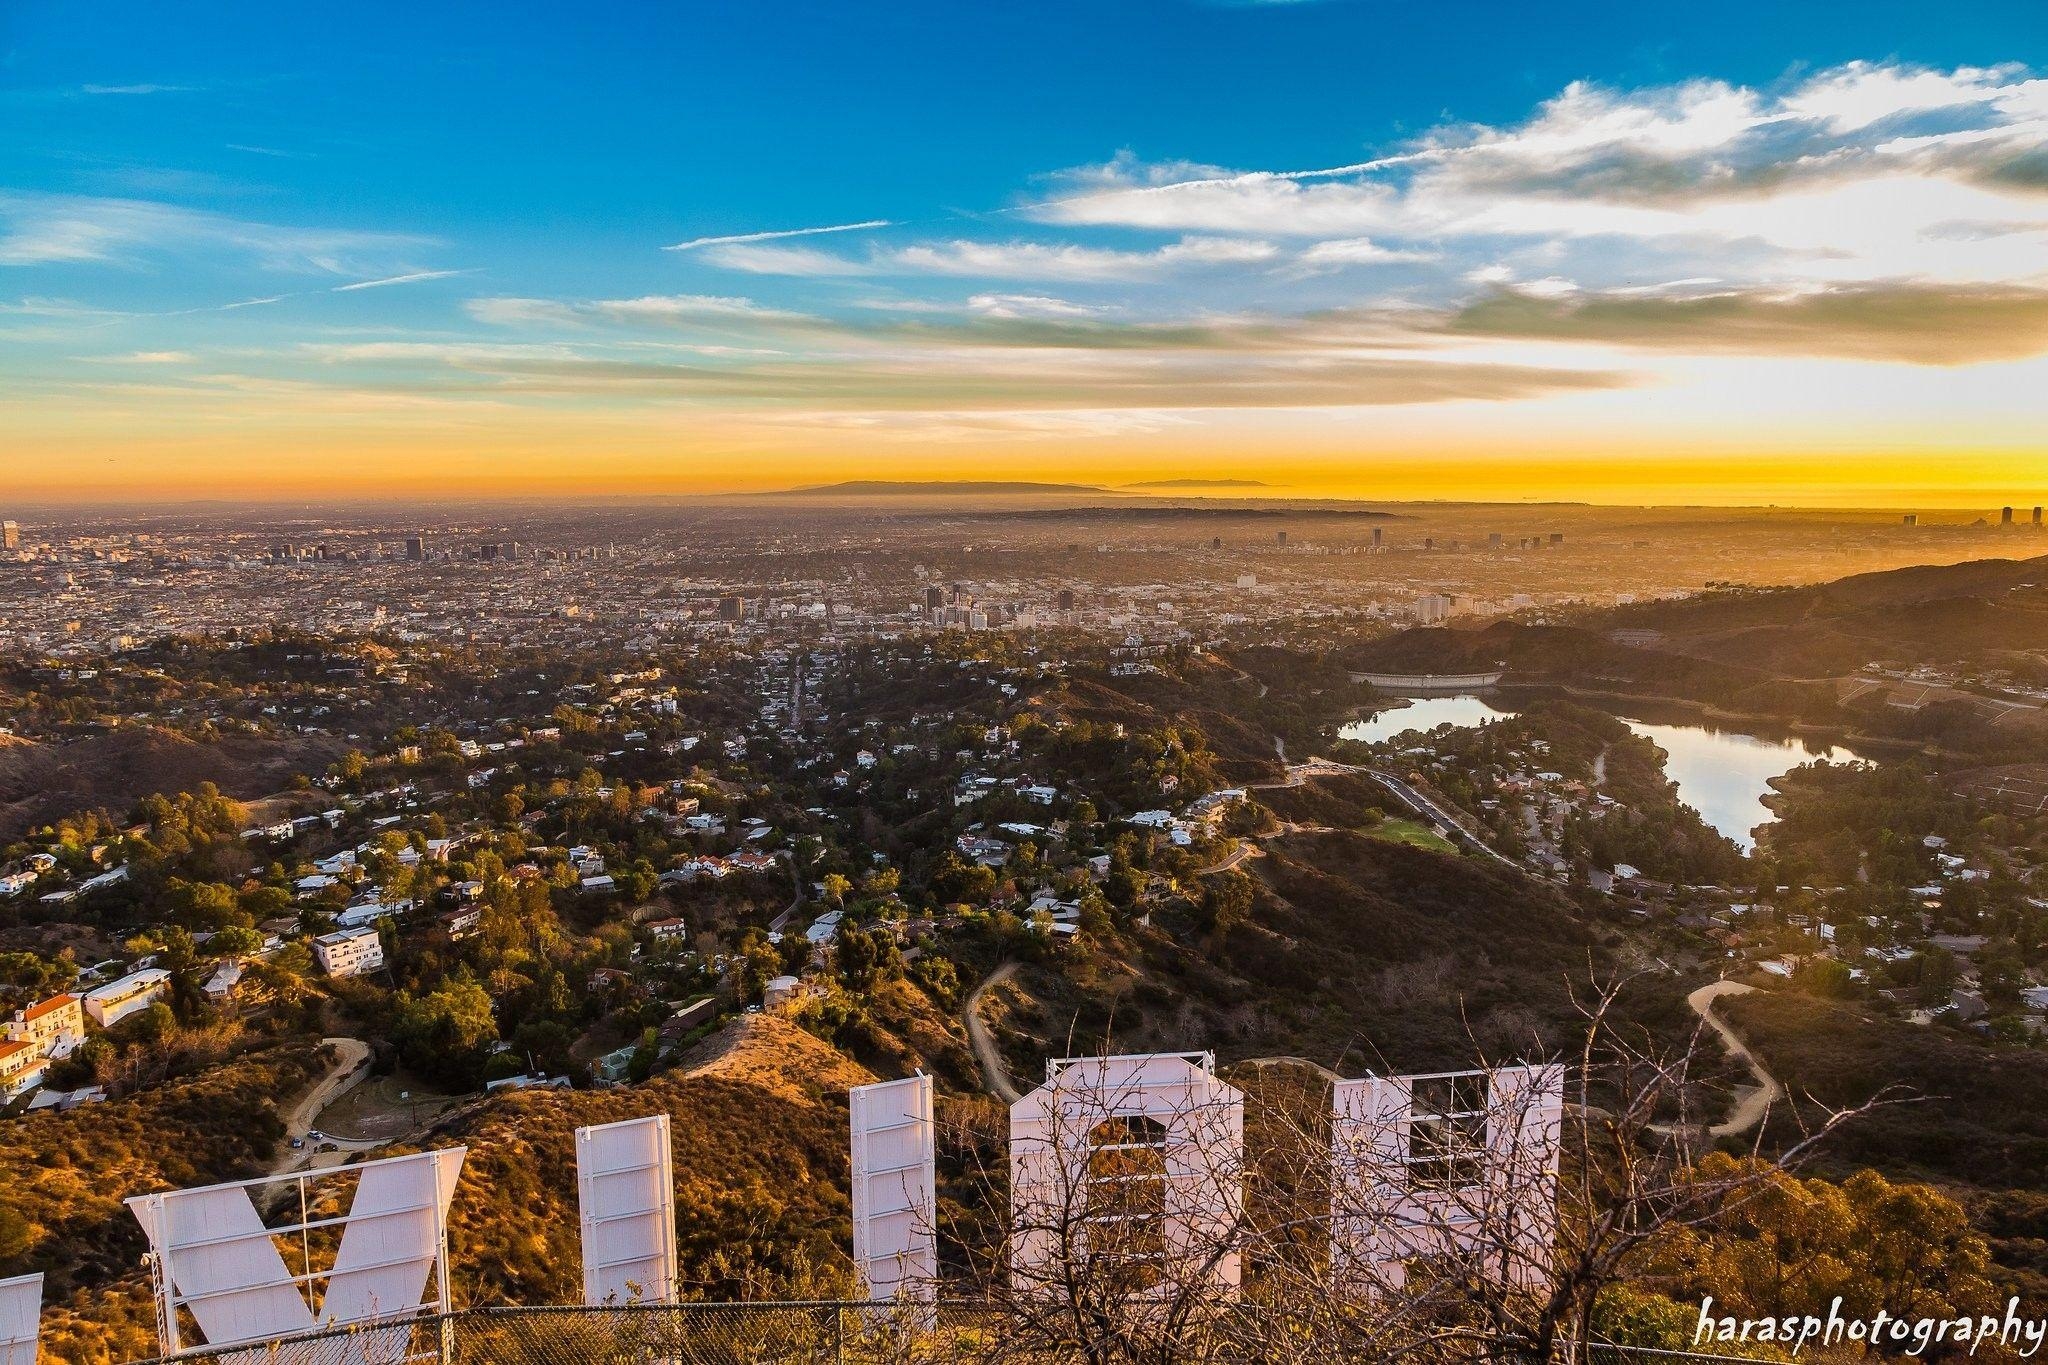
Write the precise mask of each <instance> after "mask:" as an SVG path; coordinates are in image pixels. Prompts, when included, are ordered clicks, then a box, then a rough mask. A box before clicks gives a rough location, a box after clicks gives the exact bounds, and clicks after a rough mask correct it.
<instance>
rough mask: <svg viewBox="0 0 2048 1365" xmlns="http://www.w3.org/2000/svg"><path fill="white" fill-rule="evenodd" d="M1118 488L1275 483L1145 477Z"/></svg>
mask: <svg viewBox="0 0 2048 1365" xmlns="http://www.w3.org/2000/svg"><path fill="white" fill-rule="evenodd" d="M1117 486H1118V487H1119V488H1275V487H1278V485H1277V484H1270V483H1267V482H1266V481H1265V480H1264V479H1146V480H1144V481H1142V482H1140V483H1126V484H1119V485H1117Z"/></svg>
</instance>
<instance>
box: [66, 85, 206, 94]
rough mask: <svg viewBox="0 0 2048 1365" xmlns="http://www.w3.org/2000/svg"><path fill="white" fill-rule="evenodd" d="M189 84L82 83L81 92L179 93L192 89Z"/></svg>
mask: <svg viewBox="0 0 2048 1365" xmlns="http://www.w3.org/2000/svg"><path fill="white" fill-rule="evenodd" d="M192 88H193V87H191V86H189V85H158V84H155V83H151V82H144V83H139V84H135V85H81V86H79V87H78V89H79V93H80V94H85V95H179V94H184V93H186V92H187V91H189V90H191V89H192Z"/></svg>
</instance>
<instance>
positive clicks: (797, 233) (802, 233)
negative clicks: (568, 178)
mask: <svg viewBox="0 0 2048 1365" xmlns="http://www.w3.org/2000/svg"><path fill="white" fill-rule="evenodd" d="M895 226H896V224H894V223H892V222H890V221H889V220H888V219H886V218H870V219H868V220H866V221H865V222H860V223H833V224H831V225H829V226H826V227H805V228H783V229H782V230H780V231H778V232H736V233H732V234H729V235H727V236H724V237H692V238H691V239H690V240H689V241H687V242H677V243H676V244H675V245H673V246H666V247H663V248H662V250H664V251H695V250H697V249H698V248H700V247H707V246H741V245H744V244H746V243H749V242H779V241H783V240H785V239H787V238H790V237H822V236H824V235H825V234H826V233H830V232H867V231H869V230H871V229H874V228H886V227H895Z"/></svg>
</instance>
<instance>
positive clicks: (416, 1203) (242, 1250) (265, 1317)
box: [127, 1147, 468, 1359]
mask: <svg viewBox="0 0 2048 1365" xmlns="http://www.w3.org/2000/svg"><path fill="white" fill-rule="evenodd" d="M467 1152H468V1149H467V1148H463V1147H445V1148H442V1149H440V1150H438V1151H432V1152H421V1153H419V1154H418V1155H416V1156H401V1157H391V1158H389V1159H387V1160H383V1161H366V1162H364V1163H363V1164H361V1165H359V1166H350V1167H343V1168H339V1169H337V1170H335V1171H333V1172H332V1173H331V1176H332V1177H333V1178H342V1177H346V1176H350V1175H354V1176H356V1177H357V1182H356V1191H355V1198H354V1199H353V1200H352V1201H351V1202H350V1204H349V1211H348V1214H347V1216H346V1217H344V1218H339V1219H315V1220H312V1221H311V1222H309V1223H306V1224H299V1223H292V1224H288V1225H285V1226H280V1227H266V1226H264V1223H263V1219H262V1217H261V1216H260V1215H259V1214H258V1213H257V1211H256V1206H255V1204H254V1203H253V1202H252V1201H251V1199H250V1193H249V1192H250V1189H251V1187H253V1186H258V1185H269V1184H274V1183H276V1182H274V1181H269V1180H253V1181H242V1182H240V1183H236V1184H227V1185H207V1186H203V1187H201V1188H198V1189H191V1190H170V1191H167V1192H165V1193H162V1194H145V1195H138V1196H136V1197H135V1198H133V1199H130V1200H128V1201H127V1202H128V1207H129V1208H130V1209H131V1210H132V1211H133V1212H134V1214H135V1217H136V1221H138V1222H140V1223H141V1224H142V1230H143V1231H144V1232H145V1233H147V1234H148V1236H149V1244H150V1249H151V1250H152V1251H153V1252H155V1273H156V1277H157V1296H158V1302H159V1304H160V1305H161V1309H162V1312H161V1320H160V1322H159V1324H158V1330H159V1335H160V1336H161V1337H162V1339H163V1340H162V1343H161V1344H162V1347H163V1351H164V1354H166V1355H171V1354H174V1353H176V1352H177V1351H178V1350H179V1349H180V1344H179V1340H178V1338H179V1331H178V1310H179V1309H181V1308H182V1309H184V1310H186V1311H188V1312H190V1313H191V1315H192V1319H193V1321H195V1322H197V1323H198V1324H199V1330H200V1332H201V1333H202V1334H203V1335H204V1336H205V1338H206V1341H207V1344H209V1345H212V1346H240V1345H247V1344H249V1343H253V1342H262V1341H269V1340H274V1339H275V1338H277V1337H282V1336H290V1335H293V1334H295V1333H301V1332H311V1331H315V1330H318V1329H320V1328H322V1327H329V1326H341V1325H345V1324H350V1323H365V1322H375V1321H378V1320H380V1319H389V1318H401V1317H405V1316H408V1315H410V1314H413V1313H416V1312H418V1311H419V1309H420V1307H421V1301H422V1299H423V1298H424V1296H425V1293H426V1288H427V1277H428V1275H429V1273H430V1272H433V1271H434V1270H435V1269H436V1268H437V1266H438V1267H439V1269H440V1271H441V1273H442V1277H443V1279H444V1280H445V1276H446V1270H447V1266H446V1250H447V1240H448V1238H447V1229H448V1204H449V1201H450V1200H451V1199H453V1198H454V1196H455V1181H456V1178H457V1177H458V1176H460V1175H461V1174H462V1161H463V1157H464V1156H465V1155H466V1154H467ZM322 1174H323V1175H324V1174H327V1173H322ZM335 1224H339V1225H340V1227H341V1230H342V1231H341V1244H340V1246H339V1248H338V1249H337V1250H336V1252H335V1256H334V1264H333V1267H332V1268H331V1269H329V1270H328V1271H327V1272H326V1273H325V1274H322V1273H319V1272H316V1271H312V1270H311V1269H310V1267H309V1268H308V1270H307V1272H306V1273H303V1274H298V1275H294V1274H293V1273H292V1271H291V1269H290V1268H289V1267H288V1266H286V1264H285V1260H284V1257H283V1255H282V1254H281V1253H280V1252H279V1251H278V1247H277V1241H278V1239H280V1238H285V1237H290V1236H291V1235H292V1234H294V1233H299V1232H301V1231H304V1230H305V1229H307V1228H311V1227H316V1226H318V1227H326V1226H333V1225H335ZM314 1280H325V1281H326V1284H327V1289H326V1292H325V1293H324V1294H323V1295H321V1296H320V1306H319V1311H318V1313H317V1314H316V1313H315V1311H314V1310H313V1308H311V1307H310V1306H309V1305H308V1303H307V1300H306V1294H305V1291H304V1290H303V1289H302V1288H301V1286H302V1285H304V1284H307V1283H310V1282H311V1281H314ZM435 1297H436V1302H435V1307H436V1308H440V1309H445V1308H446V1307H447V1304H446V1302H445V1299H446V1294H445V1292H437V1294H436V1296H435ZM395 1330H396V1331H397V1332H401V1333H402V1332H404V1331H405V1330H406V1329H404V1328H397V1329H395ZM382 1335H384V1334H382V1333H364V1334H362V1336H361V1337H359V1338H352V1339H351V1341H352V1342H354V1343H355V1344H354V1345H353V1346H352V1348H351V1352H352V1356H353V1357H358V1358H361V1359H376V1358H380V1357H379V1355H378V1353H377V1351H378V1348H380V1347H388V1346H389V1344H390V1343H378V1342H372V1341H371V1340H369V1338H371V1337H378V1336H382Z"/></svg>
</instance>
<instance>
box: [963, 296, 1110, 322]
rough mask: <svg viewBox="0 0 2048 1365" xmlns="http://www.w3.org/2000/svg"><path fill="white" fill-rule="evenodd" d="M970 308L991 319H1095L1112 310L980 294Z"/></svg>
mask: <svg viewBox="0 0 2048 1365" xmlns="http://www.w3.org/2000/svg"><path fill="white" fill-rule="evenodd" d="M967 306H968V307H969V308H971V309H973V310H974V311H975V312H977V313H980V314H981V315H982V316H983V317H991V318H1092V317H1100V316H1101V315H1102V314H1103V313H1104V312H1106V311H1108V310H1106V309H1104V308H1101V307H1097V306H1092V305H1090V304H1085V303H1071V302H1069V301H1068V300H1066V299H1056V298H1051V297H1048V296H1047V295H1044V294H976V295H974V296H973V297H971V298H969V299H968V300H967Z"/></svg>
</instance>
